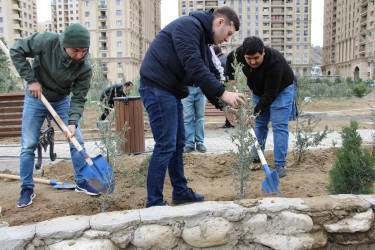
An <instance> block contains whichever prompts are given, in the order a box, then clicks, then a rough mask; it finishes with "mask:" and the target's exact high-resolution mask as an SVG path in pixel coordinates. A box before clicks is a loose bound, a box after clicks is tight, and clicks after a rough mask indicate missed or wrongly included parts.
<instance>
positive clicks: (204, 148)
mask: <svg viewBox="0 0 375 250" xmlns="http://www.w3.org/2000/svg"><path fill="white" fill-rule="evenodd" d="M197 150H198V151H199V152H201V153H205V152H206V150H207V149H206V147H205V146H204V145H203V144H198V145H197Z"/></svg>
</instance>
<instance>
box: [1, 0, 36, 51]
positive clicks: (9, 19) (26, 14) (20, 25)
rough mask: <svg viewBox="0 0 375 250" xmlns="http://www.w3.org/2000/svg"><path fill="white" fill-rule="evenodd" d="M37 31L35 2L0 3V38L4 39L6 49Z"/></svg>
mask: <svg viewBox="0 0 375 250" xmlns="http://www.w3.org/2000/svg"><path fill="white" fill-rule="evenodd" d="M37 30H38V24H37V17H36V0H1V1H0V38H3V39H4V41H5V42H6V44H7V46H8V48H9V47H11V46H12V45H13V44H14V43H15V42H16V41H17V40H18V39H20V38H23V37H28V36H30V35H32V34H33V33H35V32H37Z"/></svg>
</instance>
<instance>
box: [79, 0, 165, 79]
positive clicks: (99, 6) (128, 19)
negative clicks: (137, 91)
mask: <svg viewBox="0 0 375 250" xmlns="http://www.w3.org/2000/svg"><path fill="white" fill-rule="evenodd" d="M79 9H80V12H79V13H80V16H79V19H80V23H81V24H82V25H83V26H85V27H86V28H87V29H88V30H89V31H90V34H91V44H92V45H91V47H90V53H91V54H92V57H93V58H99V59H100V60H101V63H102V66H103V69H104V73H105V75H106V77H107V78H108V80H110V82H111V83H120V82H121V81H122V79H123V77H125V79H126V80H127V81H134V80H136V78H137V77H138V76H139V69H140V66H141V63H142V59H143V57H144V55H145V53H146V50H147V48H148V47H149V45H150V43H151V41H152V40H153V39H154V37H155V36H156V34H157V33H158V32H159V31H160V0H107V1H97V0H91V1H79Z"/></svg>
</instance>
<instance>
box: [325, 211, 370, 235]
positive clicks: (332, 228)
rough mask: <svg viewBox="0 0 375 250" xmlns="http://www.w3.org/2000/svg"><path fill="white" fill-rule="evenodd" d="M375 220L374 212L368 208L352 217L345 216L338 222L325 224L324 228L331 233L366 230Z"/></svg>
mask: <svg viewBox="0 0 375 250" xmlns="http://www.w3.org/2000/svg"><path fill="white" fill-rule="evenodd" d="M373 221H374V212H373V211H372V209H371V208H370V209H368V210H367V211H366V212H364V213H357V214H355V215H354V216H353V217H352V218H345V219H342V220H340V221H338V222H337V223H332V224H328V223H327V224H325V225H324V228H325V229H326V230H327V231H328V232H330V233H355V232H366V231H368V230H369V229H370V228H371V225H372V224H373Z"/></svg>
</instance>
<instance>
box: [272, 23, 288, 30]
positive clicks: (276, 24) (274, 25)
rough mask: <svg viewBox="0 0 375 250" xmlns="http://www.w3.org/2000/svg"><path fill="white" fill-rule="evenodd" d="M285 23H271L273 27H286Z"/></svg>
mask: <svg viewBox="0 0 375 250" xmlns="http://www.w3.org/2000/svg"><path fill="white" fill-rule="evenodd" d="M284 27H285V26H284V24H283V23H273V24H272V25H271V29H284Z"/></svg>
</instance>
